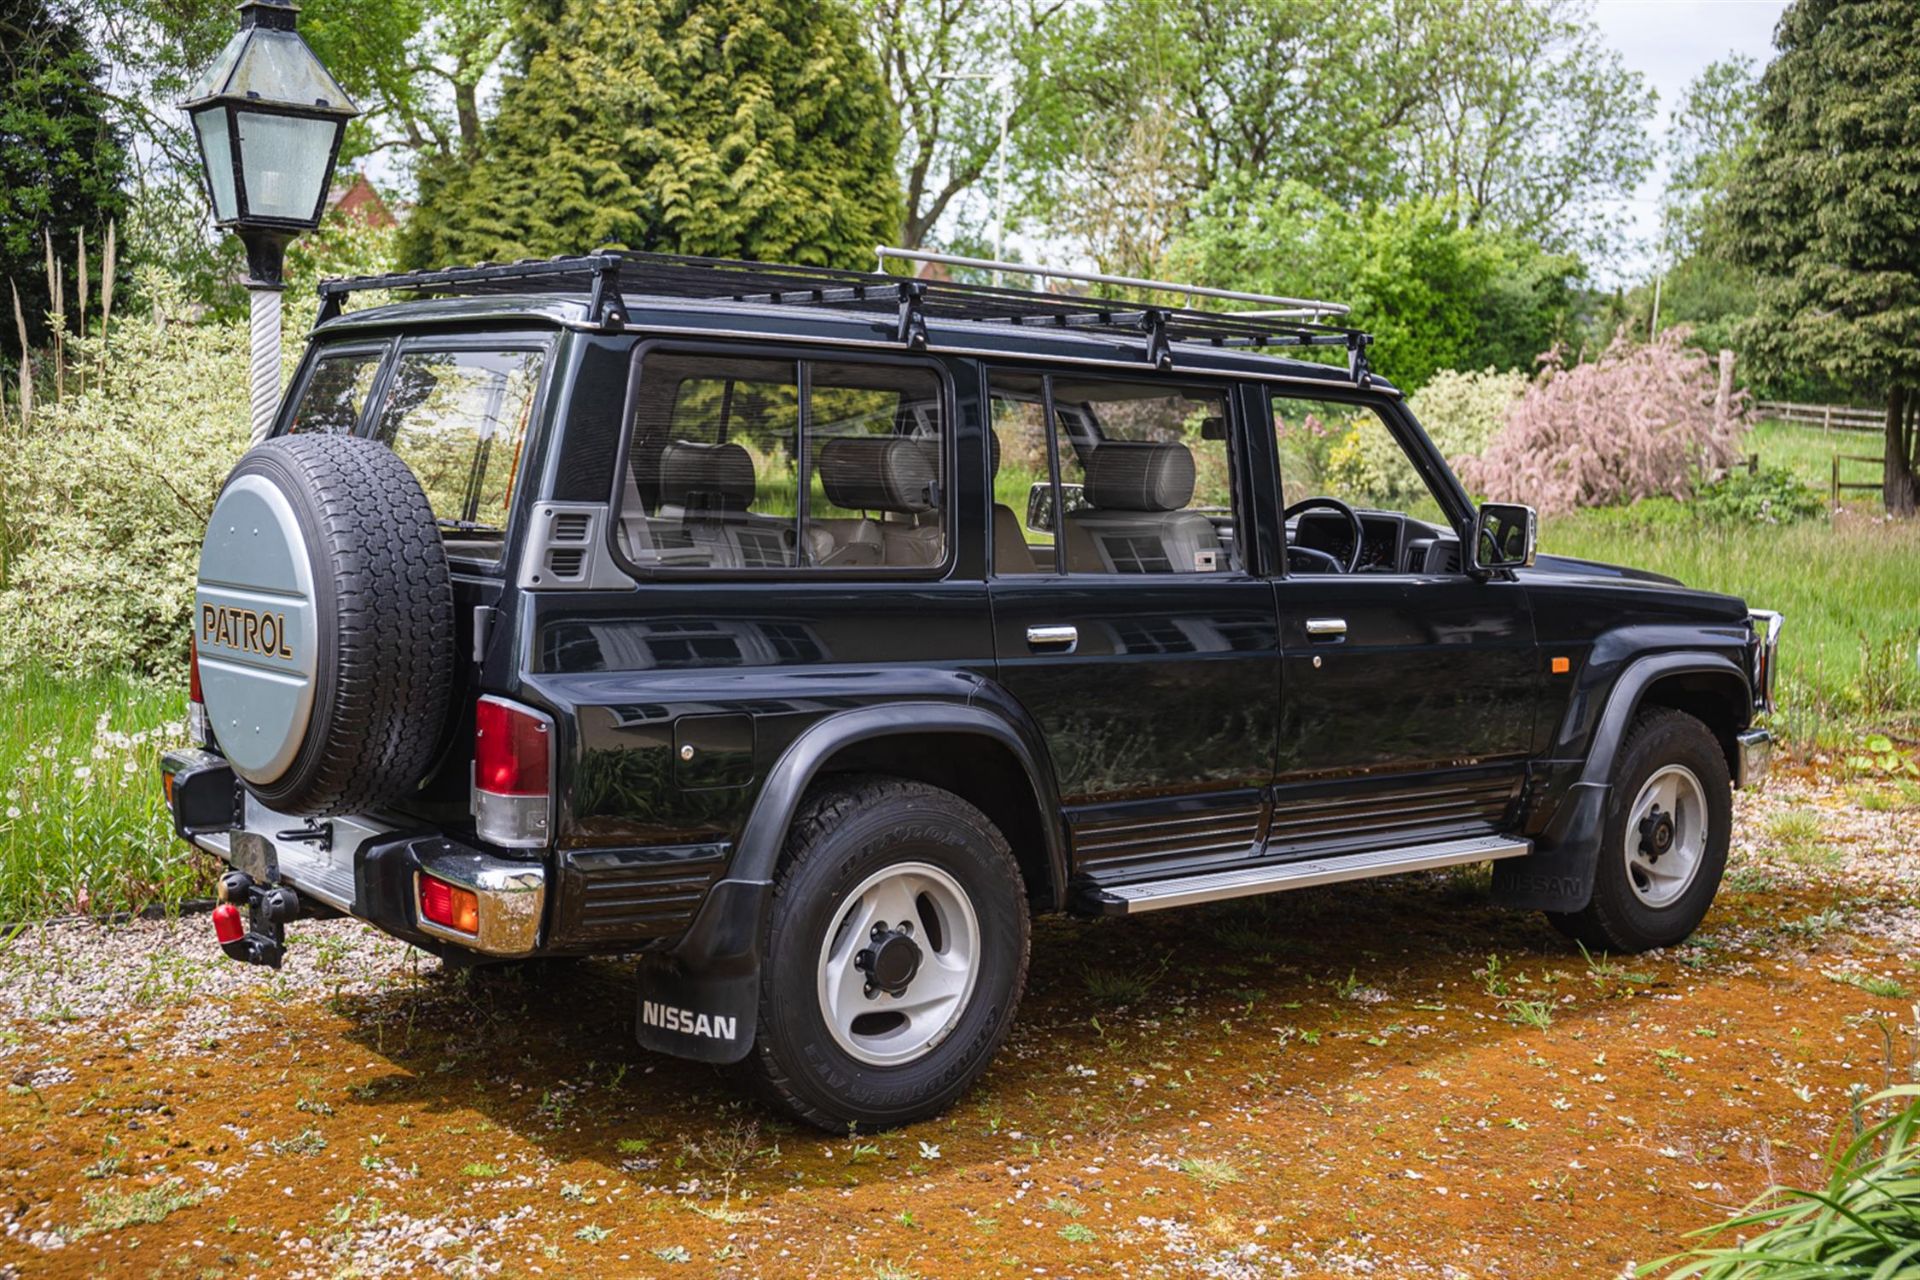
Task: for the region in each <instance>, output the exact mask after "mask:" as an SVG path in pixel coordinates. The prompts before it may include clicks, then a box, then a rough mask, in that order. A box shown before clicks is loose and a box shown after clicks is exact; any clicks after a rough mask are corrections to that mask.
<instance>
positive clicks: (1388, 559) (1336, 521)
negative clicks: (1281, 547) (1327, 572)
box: [1287, 511, 1460, 573]
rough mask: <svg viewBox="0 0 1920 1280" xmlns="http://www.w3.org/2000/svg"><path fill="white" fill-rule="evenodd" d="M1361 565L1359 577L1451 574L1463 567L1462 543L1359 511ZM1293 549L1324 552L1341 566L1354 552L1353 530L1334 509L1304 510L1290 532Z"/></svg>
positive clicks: (1425, 527)
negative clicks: (1303, 548) (1305, 548)
mask: <svg viewBox="0 0 1920 1280" xmlns="http://www.w3.org/2000/svg"><path fill="white" fill-rule="evenodd" d="M1355 514H1356V515H1358V516H1359V517H1360V561H1359V563H1358V564H1357V565H1356V566H1355V567H1354V572H1355V573H1449V572H1454V571H1457V570H1458V568H1459V548H1460V540H1459V539H1458V538H1457V537H1455V536H1454V534H1453V531H1452V530H1451V529H1441V528H1436V527H1435V526H1433V525H1430V524H1425V523H1422V522H1421V521H1418V520H1414V519H1411V518H1409V517H1407V516H1403V515H1398V514H1395V513H1393V512H1386V511H1359V512H1355ZM1287 541H1288V542H1289V543H1291V544H1293V545H1295V546H1301V547H1311V548H1312V549H1313V550H1315V551H1324V552H1325V553H1326V554H1328V555H1330V556H1332V557H1333V558H1334V559H1335V560H1338V561H1339V562H1340V563H1341V564H1345V563H1346V562H1347V558H1348V557H1349V556H1351V555H1352V554H1353V526H1352V525H1350V524H1348V523H1347V519H1346V517H1345V516H1343V515H1340V514H1339V513H1338V512H1334V511H1303V512H1301V513H1300V515H1299V516H1298V517H1297V518H1295V520H1294V521H1293V522H1292V523H1291V524H1290V525H1289V526H1288V528H1287Z"/></svg>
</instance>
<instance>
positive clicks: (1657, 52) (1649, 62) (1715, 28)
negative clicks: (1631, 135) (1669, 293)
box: [1593, 0, 1787, 285]
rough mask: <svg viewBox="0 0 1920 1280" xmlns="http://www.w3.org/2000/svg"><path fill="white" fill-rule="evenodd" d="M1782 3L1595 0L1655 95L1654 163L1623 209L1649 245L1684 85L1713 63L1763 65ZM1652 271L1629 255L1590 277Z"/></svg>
mask: <svg viewBox="0 0 1920 1280" xmlns="http://www.w3.org/2000/svg"><path fill="white" fill-rule="evenodd" d="M1786 7H1787V6H1786V3H1785V0H1597V2H1596V3H1595V4H1594V6H1593V21H1594V24H1595V25H1596V26H1597V27H1599V29H1600V33H1601V35H1602V36H1603V37H1604V38H1605V39H1606V41H1607V43H1608V44H1610V45H1611V46H1612V47H1613V48H1614V49H1615V50H1617V51H1618V52H1619V54H1620V57H1621V60H1622V61H1624V62H1625V63H1626V65H1627V68H1628V70H1630V71H1638V72H1639V73H1640V74H1641V75H1642V76H1644V77H1646V81H1647V83H1648V84H1649V85H1650V86H1651V87H1652V88H1653V89H1654V91H1655V92H1657V93H1658V94H1659V95H1660V102H1659V105H1658V107H1657V108H1656V110H1655V113H1654V120H1653V122H1652V125H1651V126H1650V127H1651V129H1652V132H1653V134H1654V140H1655V143H1656V154H1657V155H1658V157H1659V158H1658V160H1657V162H1656V164H1655V167H1654V170H1653V172H1652V173H1650V174H1649V175H1648V176H1647V179H1646V181H1645V182H1643V183H1641V184H1640V189H1639V190H1638V191H1637V192H1635V193H1634V194H1633V196H1632V197H1630V198H1629V199H1627V200H1626V201H1625V202H1624V204H1623V206H1622V208H1621V212H1623V213H1624V214H1625V215H1626V216H1627V218H1628V219H1629V221H1630V223H1631V226H1632V232H1631V234H1632V235H1633V237H1634V238H1635V239H1636V240H1637V241H1640V242H1642V243H1643V244H1650V243H1651V242H1652V240H1653V239H1654V236H1655V235H1656V233H1657V232H1658V231H1659V209H1660V192H1661V191H1662V189H1664V187H1665V185H1666V157H1665V152H1664V150H1663V149H1661V148H1660V146H1659V144H1660V143H1661V142H1662V140H1663V139H1664V137H1665V135H1666V128H1667V121H1668V119H1669V117H1670V116H1671V114H1672V112H1673V110H1674V109H1675V108H1676V107H1677V106H1678V105H1679V104H1680V102H1681V100H1682V99H1683V98H1684V97H1685V96H1686V91H1687V85H1688V84H1689V83H1690V82H1691V81H1692V80H1693V78H1694V77H1695V76H1697V75H1699V74H1700V72H1702V71H1703V70H1705V69H1706V66H1707V64H1708V63H1710V62H1714V61H1717V60H1718V59H1720V58H1724V57H1726V56H1727V55H1728V54H1734V53H1741V54H1745V55H1747V56H1748V57H1750V58H1752V59H1753V60H1754V64H1755V66H1756V67H1762V66H1765V65H1766V63H1767V61H1768V60H1769V58H1771V56H1772V54H1773V27H1774V23H1776V22H1777V21H1779V18H1780V14H1781V13H1782V11H1784V10H1785V9H1786ZM1653 270H1654V260H1653V256H1652V254H1651V253H1650V252H1649V251H1647V250H1646V249H1644V248H1642V249H1639V250H1637V251H1633V252H1630V253H1629V254H1628V255H1626V256H1625V257H1624V258H1622V260H1621V261H1620V262H1618V263H1617V264H1614V265H1613V266H1612V267H1611V268H1610V269H1608V268H1602V269H1600V270H1597V271H1596V272H1595V275H1596V277H1597V278H1598V282H1599V283H1601V284H1605V285H1612V284H1616V283H1621V284H1633V283H1638V282H1639V281H1642V280H1646V279H1647V278H1648V277H1649V276H1650V275H1651V274H1652V272H1653Z"/></svg>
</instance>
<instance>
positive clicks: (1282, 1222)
mask: <svg viewBox="0 0 1920 1280" xmlns="http://www.w3.org/2000/svg"><path fill="white" fill-rule="evenodd" d="M1889 794H1890V793H1889ZM1901 799H1904V800H1905V801H1907V802H1910V801H1911V799H1912V797H1911V796H1906V797H1899V798H1896V799H1895V800H1894V801H1893V802H1891V803H1890V802H1889V800H1888V798H1887V796H1886V795H1883V794H1881V793H1879V792H1875V791H1872V790H1862V789H1859V788H1855V789H1852V790H1850V791H1847V792H1843V791H1841V790H1840V789H1838V788H1834V787H1828V786H1819V785H1816V784H1813V783H1811V782H1809V781H1807V780H1804V779H1800V780H1795V779H1785V780H1781V781H1778V782H1776V783H1775V784H1773V785H1772V787H1771V789H1770V791H1769V792H1767V793H1765V794H1762V795H1760V796H1757V797H1742V798H1741V835H1740V837H1739V839H1738V841H1737V844H1736V851H1735V856H1734V860H1733V865H1732V867H1731V869H1730V872H1729V883H1728V886H1727V888H1726V889H1725V890H1723V894H1722V897H1721V899H1720V902H1719V903H1718V905H1717V906H1716V908H1715V910H1714V912H1713V914H1712V915H1711V916H1710V917H1709V919H1708V922H1707V924H1706V925H1705V926H1704V927H1703V929H1702V931H1701V933H1700V934H1699V935H1698V936H1697V937H1696V939H1695V940H1694V941H1693V942H1692V943H1690V944H1689V945H1687V946H1684V947H1680V948H1675V949H1672V950H1669V951H1667V952H1664V953H1660V954H1658V955H1650V956H1642V957H1635V958H1632V959H1628V960H1623V961H1620V962H1618V963H1607V962H1603V961H1595V962H1590V961H1589V960H1588V959H1587V958H1586V957H1584V956H1583V955H1582V954H1581V953H1580V952H1579V951H1578V950H1577V949H1574V948H1572V947H1570V946H1569V945H1568V944H1567V943H1566V942H1564V941H1563V940H1562V939H1561V938H1560V937H1559V936H1558V935H1557V934H1555V933H1554V932H1553V931H1552V930H1551V929H1550V928H1549V927H1548V926H1547V925H1546V924H1545V923H1544V922H1543V921H1542V920H1541V919H1539V918H1538V917H1535V916H1529V915H1512V914H1506V913H1502V912H1499V911H1496V910H1494V909H1492V908H1490V907H1488V906H1487V905H1486V904H1485V876H1484V872H1478V873H1473V874H1466V873H1462V874H1454V875H1431V876H1424V877H1418V878H1413V879H1409V880H1403V881H1398V882H1383V883H1374V884H1362V885H1351V886H1343V887H1338V888H1331V889H1323V890H1315V891H1309V892H1304V893H1298V894H1291V895H1283V896H1280V897H1277V898H1272V899H1265V900H1259V901H1253V902H1245V903H1240V904H1231V905H1227V906H1223V907H1220V908H1217V909H1203V910H1198V911H1192V912H1186V913H1179V912H1169V913H1166V914H1165V915H1164V916H1159V917H1149V918H1148V919H1146V920H1145V921H1134V922H1120V921H1116V922H1086V921H1065V920H1049V921H1043V922H1041V924H1040V925H1039V927H1038V928H1037V929H1036V932H1035V939H1034V959H1033V975H1034V976H1033V984H1032V987H1031V990H1030V992H1029V994H1028V996H1027V999H1026V1002H1025V1004H1024V1005H1023V1007H1022V1011H1021V1015H1020V1019H1019V1023H1018V1026H1017V1028H1016V1030H1015V1033H1014V1037H1013V1039H1012V1041H1011V1042H1010V1044H1009V1045H1008V1046H1007V1049H1006V1050H1005V1052H1003V1054H1002V1055H1001V1058H1000V1059H999V1061H998V1063H997V1064H996V1065H995V1067H994V1068H993V1069H992V1070H991V1071H990V1072H989V1074H988V1075H987V1077H986V1078H985V1080H984V1081H983V1082H982V1083H981V1085H980V1086H979V1087H978V1088H976V1089H975V1090H974V1091H973V1092H972V1093H971V1094H970V1095H969V1096H968V1097H967V1098H966V1099H964V1100H963V1101H962V1102H961V1103H960V1105H958V1106H957V1107H955V1108H954V1109H953V1111H952V1112H951V1113H949V1114H948V1115H946V1116H944V1117H942V1118H940V1119H938V1120H935V1121H932V1122H929V1123H926V1124H922V1125H918V1126H914V1127H912V1128H910V1129H906V1130H901V1131H896V1132H890V1133H885V1134H880V1135H877V1136H851V1135H827V1134H821V1133H818V1132H815V1131H812V1130H807V1129H802V1128H799V1127H796V1126H793V1125H790V1124H787V1123H785V1122H783V1121H780V1120H777V1119H774V1118H772V1117H771V1116H770V1115H769V1114H768V1113H767V1112H765V1111H764V1110H762V1109H760V1108H759V1107H758V1106H757V1105H755V1104H753V1103H751V1102H746V1101H742V1100H741V1099H740V1097H739V1095H737V1094H736V1093H735V1092H734V1091H733V1090H732V1089H731V1088H730V1086H729V1082H728V1080H727V1079H726V1077H725V1076H724V1075H722V1074H720V1073H716V1072H715V1071H713V1070H712V1069H709V1068H705V1067H699V1066H695V1065H691V1064H687V1063H682V1062H677V1061H674V1060H671V1059H666V1058H660V1057H655V1056H652V1055H649V1054H646V1053H644V1052H642V1051H641V1050H640V1049H638V1048H637V1047H636V1046H635V1045H634V1043H633V1041H632V1035H631V1019H632V1014H633V1011H632V1007H631V998H630V994H629V991H628V988H627V987H626V985H625V984H624V982H623V981H622V975H623V970H622V969H621V967H620V966H619V965H616V964H613V963H593V964H586V965H578V966H572V967H562V968H557V969H553V970H546V971H540V972H537V973H518V974H515V973H493V974H488V975H475V974H471V973H465V974H463V973H457V972H450V971H443V970H441V969H440V967H439V966H438V963H437V962H435V961H432V960H430V959H426V958H423V957H419V956H418V955H417V954H416V953H411V952H409V951H408V950H407V949H406V948H404V947H401V946H399V945H398V944H395V943H392V942H390V941H387V940H385V939H379V938H377V937H376V936H375V935H373V934H371V932H370V931H369V930H367V929H366V928H365V927H364V926H360V925H358V924H356V923H354V922H351V921H342V922H334V923H330V924H326V925H309V926H305V927H303V928H302V929H300V930H298V934H299V935H301V945H300V946H299V947H298V949H297V950H296V954H295V958H294V959H293V960H292V961H291V962H290V963H289V966H288V968H287V970H286V971H284V972H283V973H282V974H281V975H278V976H275V975H272V974H269V973H266V972H264V971H259V970H249V969H244V968H242V967H240V966H234V965H231V964H228V963H227V962H226V961H224V960H222V959H221V958H220V957H219V956H218V953H217V952H216V951H215V950H214V948H213V943H212V940H211V936H210V930H209V928H208V926H207V924H206V921H205V920H204V919H200V920H187V921H180V922H176V923H171V924H168V923H157V924H144V925H131V926H126V927H124V928H121V929H117V930H106V929H100V928H97V927H94V926H76V927H69V928H50V929H46V930H37V931H32V932H29V933H27V934H23V935H21V936H18V937H16V938H14V939H13V940H11V942H9V943H8V944H7V946H6V948H5V951H4V952H0V985H3V986H4V994H0V1013H4V1014H5V1015H6V1017H7V1021H6V1023H5V1024H4V1026H5V1029H4V1031H0V1074H4V1075H5V1076H6V1078H7V1079H8V1080H9V1081H10V1084H9V1087H8V1089H7V1091H6V1095H5V1097H4V1099H0V1276H4V1275H19V1276H49V1277H80V1276H156V1277H182V1278H196V1280H197V1278H202V1277H205V1278H212V1277H225V1276H247V1275H271V1276H287V1277H301V1276H315V1277H334V1276H373V1275H389V1274H408V1273H410V1274H415V1275H434V1274H443V1273H444V1274H454V1275H501V1276H551V1277H560V1276H580V1277H588V1276H593V1277H601V1276H618V1277H626V1276H661V1277H671V1276H705V1275H714V1276H743V1277H745V1276H803V1275H822V1276H862V1277H904V1276H926V1277H935V1276H980V1275H1008V1276H1013V1275H1024V1276H1067V1275H1128V1276H1133V1275H1141V1276H1157V1275H1170V1276H1171V1275H1205V1276H1222V1277H1292V1276H1300V1277H1307V1276H1353V1275H1368V1276H1455V1277H1465V1276H1474V1277H1479V1276H1488V1277H1492V1276H1511V1277H1535V1276H1602V1277H1612V1276H1618V1275H1621V1274H1622V1273H1623V1271H1625V1270H1626V1269H1627V1268H1628V1267H1629V1266H1630V1264H1633V1263H1636V1262H1638V1263H1644V1262H1647V1261H1649V1260H1652V1259H1655V1258H1658V1257H1661V1256H1663V1255H1666V1254H1669V1253H1671V1252H1673V1251H1674V1250H1676V1249H1677V1248H1679V1247H1681V1246H1682V1244H1683V1243H1684V1241H1683V1237H1684V1236H1685V1234H1686V1233H1687V1232H1689V1231H1692V1230H1695V1229H1698V1228H1700V1227H1702V1226H1705V1225H1707V1224H1710V1223H1713V1222H1715V1221H1718V1220H1720V1219H1722V1218H1724V1217H1725V1216H1727V1214H1728V1213H1729V1212H1730V1211H1732V1210H1733V1209H1735V1208H1737V1207H1739V1206H1740V1205H1742V1204H1743V1203H1745V1202H1746V1201H1747V1200H1748V1199H1750V1198H1751V1197H1752V1196H1754V1195H1756V1194H1757V1193H1759V1192H1760V1191H1761V1190H1762V1189H1763V1188H1765V1187H1766V1186H1767V1185H1768V1184H1769V1183H1771V1182H1774V1181H1798V1182H1803V1183H1804V1182H1806V1181H1808V1180H1812V1179H1816V1178H1817V1177H1818V1176H1819V1172H1820V1162H1821V1158H1822V1156H1823V1154H1824V1152H1825V1151H1826V1149H1827V1147H1828V1144H1829V1142H1830V1140H1831V1139H1832V1137H1833V1136H1834V1134H1835V1133H1836V1131H1838V1130H1846V1129H1849V1127H1850V1124H1849V1119H1848V1099H1849V1095H1850V1091H1852V1090H1855V1089H1858V1088H1862V1087H1864V1088H1865V1089H1867V1090H1868V1091H1871V1090H1874V1089H1877V1088H1879V1087H1881V1086H1883V1085H1884V1084H1885V1083H1887V1082H1888V1080H1889V1079H1903V1078H1907V1077H1908V1075H1909V1074H1910V1073H1912V1072H1914V1071H1915V1070H1916V1069H1917V1068H1920V1064H1917V1063H1916V1051H1917V1050H1920V1030H1916V1026H1915V1021H1916V1019H1917V1018H1920V1010H1916V1009H1915V1008H1914V1000H1913V997H1912V996H1909V995H1906V994H1904V993H1905V992H1907V991H1909V990H1911V989H1914V988H1916V987H1920V970H1917V969H1916V965H1915V954H1916V953H1915V948H1916V940H1920V906H1916V904H1915V901H1914V885H1915V873H1916V867H1920V835H1917V834H1916V833H1917V832H1920V809H1915V808H1905V809H1902V808H1899V807H1898V804H1899V802H1900V800H1901ZM1869 806H1871V807H1869ZM1862 984H1865V985H1864V986H1863V985H1862ZM1876 992H1878V994H1876Z"/></svg>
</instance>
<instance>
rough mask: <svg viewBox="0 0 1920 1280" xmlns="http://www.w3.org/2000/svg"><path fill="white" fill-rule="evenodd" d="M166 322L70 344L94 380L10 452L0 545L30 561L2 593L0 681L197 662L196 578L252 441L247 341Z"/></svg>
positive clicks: (163, 314) (159, 291)
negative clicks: (229, 479) (226, 489)
mask: <svg viewBox="0 0 1920 1280" xmlns="http://www.w3.org/2000/svg"><path fill="white" fill-rule="evenodd" d="M147 275H148V276H149V279H148V280H147V289H148V291H149V294H150V296H152V297H153V298H154V300H155V302H156V311H155V312H154V313H151V314H149V315H147V316H144V317H135V318H131V319H129V320H127V321H124V322H121V321H118V320H116V323H115V324H114V326H113V329H112V331H111V332H110V334H109V335H108V337H107V338H106V340H105V341H104V342H103V341H102V340H100V339H98V338H90V339H86V340H84V341H75V342H73V343H71V344H70V345H69V353H70V356H71V359H72V360H73V361H74V363H75V364H76V365H80V366H85V367H87V368H89V369H91V370H93V371H94V373H93V376H92V377H91V378H90V380H89V383H88V386H87V390H86V391H85V393H83V394H79V395H74V394H69V395H68V397H67V398H66V400H65V401H64V402H62V403H59V404H56V405H46V406H42V408H41V409H40V411H39V412H38V413H36V415H35V417H34V429H33V430H32V431H31V432H30V433H28V434H26V435H25V436H24V437H22V438H16V439H14V440H11V441H9V443H8V447H9V450H10V452H11V453H12V455H13V456H12V458H11V461H10V468H11V473H12V474H11V475H10V477H9V480H8V495H7V499H8V500H7V502H6V503H5V506H4V509H0V520H4V521H5V522H6V524H7V525H8V529H7V531H6V532H7V537H6V538H5V539H0V542H4V543H5V545H9V546H21V547H23V549H22V550H20V551H19V552H18V554H17V555H16V556H15V557H14V558H13V559H12V560H11V561H10V562H9V563H8V564H7V566H6V578H5V580H4V582H0V616H4V617H6V618H7V619H8V625H7V626H5V627H4V628H0V671H8V670H14V669H18V668H20V667H22V666H24V665H26V664H28V663H30V662H40V663H45V664H46V665H48V666H49V667H51V668H52V669H54V670H56V671H62V672H72V673H78V672H85V671H97V670H103V669H104V670H124V669H128V668H133V669H138V670H145V671H166V672H172V671H177V670H179V669H180V666H181V664H182V663H184V662H185V660H186V648H187V631H188V617H189V614H190V612H191V609H192V604H193V566H194V564H195V563H196V562H197V561H198V558H199V548H200V538H201V535H202V534H203V533H204V531H205V528H206V520H207V516H208V513H209V512H211V510H212V508H213V500H214V497H215V495H216V494H218V492H219V489H220V485H221V483H222V482H223V481H224V480H225V479H226V475H227V471H228V470H229V469H230V468H231V467H232V466H233V463H234V462H235V461H236V460H237V459H238V458H239V456H240V454H241V452H242V451H243V450H244V449H245V448H246V442H247V425H248V413H247V331H246V327H245V326H244V325H240V324H206V325H195V324H190V323H187V322H184V321H182V320H179V319H177V318H175V319H171V320H170V319H168V318H167V316H168V315H169V314H172V315H173V316H175V317H177V316H178V314H179V312H180V311H181V310H182V309H183V300H181V299H180V298H178V296H177V295H175V296H169V288H170V284H169V282H168V281H166V280H165V279H163V278H156V277H157V275H158V273H155V272H152V271H151V270H149V272H148V273H147Z"/></svg>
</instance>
